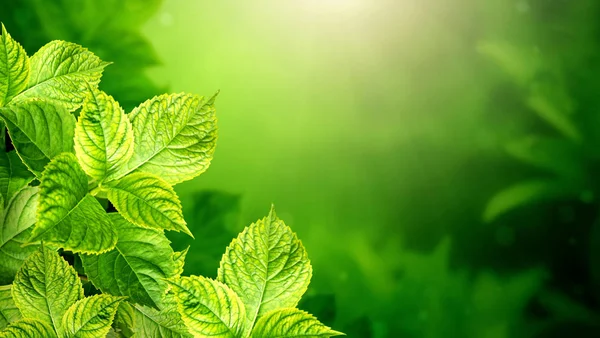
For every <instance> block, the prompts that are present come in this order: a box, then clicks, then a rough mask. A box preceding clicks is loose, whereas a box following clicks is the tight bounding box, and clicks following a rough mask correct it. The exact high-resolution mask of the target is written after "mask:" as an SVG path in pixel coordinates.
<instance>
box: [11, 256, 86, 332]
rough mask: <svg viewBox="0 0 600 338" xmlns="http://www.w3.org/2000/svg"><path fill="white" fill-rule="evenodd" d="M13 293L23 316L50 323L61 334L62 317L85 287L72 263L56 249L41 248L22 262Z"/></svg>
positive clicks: (79, 296) (81, 294)
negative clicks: (63, 257) (82, 285)
mask: <svg viewBox="0 0 600 338" xmlns="http://www.w3.org/2000/svg"><path fill="white" fill-rule="evenodd" d="M12 294H13V298H14V300H15V303H16V304H17V307H18V308H19V310H20V311H21V314H22V315H23V318H32V319H39V320H41V321H43V322H45V323H48V324H49V325H50V326H51V327H52V328H53V329H54V331H55V332H56V333H57V334H58V335H60V333H61V332H62V331H61V318H62V317H63V315H64V314H65V312H66V311H67V309H68V308H69V307H70V306H71V305H73V304H74V303H75V302H76V301H77V300H78V299H80V298H82V297H83V288H82V287H81V281H80V280H79V277H78V276H77V273H76V272H75V269H73V268H72V267H71V266H70V265H69V263H67V262H66V261H65V260H64V259H62V258H61V257H60V256H59V255H58V253H56V252H55V251H52V250H50V249H48V248H46V247H41V248H40V249H39V250H38V251H37V252H36V253H34V254H33V255H31V256H29V258H27V259H26V260H25V263H23V266H22V267H21V269H20V270H19V272H18V273H17V276H16V277H15V281H14V283H13V290H12Z"/></svg>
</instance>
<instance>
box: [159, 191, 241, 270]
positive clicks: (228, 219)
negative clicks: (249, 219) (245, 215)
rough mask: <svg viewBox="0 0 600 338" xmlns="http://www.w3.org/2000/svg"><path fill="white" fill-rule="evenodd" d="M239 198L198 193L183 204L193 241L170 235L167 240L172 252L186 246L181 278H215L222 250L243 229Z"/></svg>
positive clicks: (186, 237)
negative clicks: (183, 276)
mask: <svg viewBox="0 0 600 338" xmlns="http://www.w3.org/2000/svg"><path fill="white" fill-rule="evenodd" d="M240 200H241V197H240V196H239V195H235V194H230V193H226V192H220V191H199V192H197V193H195V194H193V196H192V198H191V203H190V204H184V206H183V217H184V218H185V220H186V221H187V224H188V228H189V229H190V231H191V232H192V233H193V234H194V237H195V239H192V238H190V237H189V236H187V235H185V234H182V233H175V232H170V233H168V234H167V237H168V238H169V239H170V240H171V242H172V243H173V244H172V245H173V249H174V250H176V251H181V250H184V249H185V248H187V247H189V251H188V254H187V258H186V263H185V267H184V274H185V275H188V276H189V275H201V276H207V277H211V278H215V277H216V271H217V269H218V268H219V262H220V261H221V257H222V256H223V254H224V253H225V248H227V246H228V245H229V243H230V242H231V241H232V240H233V239H234V238H236V237H237V234H238V233H239V232H240V231H241V230H242V229H243V228H244V226H243V225H242V223H241V219H240Z"/></svg>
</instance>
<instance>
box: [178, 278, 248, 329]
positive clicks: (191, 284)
mask: <svg viewBox="0 0 600 338" xmlns="http://www.w3.org/2000/svg"><path fill="white" fill-rule="evenodd" d="M170 283H171V285H172V287H173V292H174V293H175V299H176V300H177V308H178V310H179V313H180V314H181V318H182V319H183V322H184V323H185V325H186V326H187V328H188V330H189V332H190V333H191V334H192V335H193V336H194V337H218V338H238V337H239V336H240V335H241V334H242V333H243V332H244V319H245V317H246V313H245V309H244V304H243V303H242V300H241V299H240V298H239V297H238V296H237V295H236V294H235V292H233V290H231V289H230V288H229V287H228V286H227V285H225V284H223V283H221V282H219V281H216V280H212V279H209V278H206V277H202V276H191V277H182V278H177V279H174V280H171V282H170Z"/></svg>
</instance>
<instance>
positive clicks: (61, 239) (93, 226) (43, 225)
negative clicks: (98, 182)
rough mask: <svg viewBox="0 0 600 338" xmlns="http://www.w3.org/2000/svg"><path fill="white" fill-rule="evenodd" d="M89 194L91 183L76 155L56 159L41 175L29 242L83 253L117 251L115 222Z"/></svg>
mask: <svg viewBox="0 0 600 338" xmlns="http://www.w3.org/2000/svg"><path fill="white" fill-rule="evenodd" d="M87 192H88V179H87V176H86V175H85V172H84V171H83V170H82V169H81V167H80V166H79V164H78V163H77V159H76V158H75V155H73V154H70V153H63V154H61V155H59V156H56V157H55V158H54V159H53V160H52V162H50V163H49V164H48V166H47V167H46V170H44V173H43V175H42V182H41V184H40V201H39V205H38V210H37V223H36V225H35V227H34V229H33V233H32V234H31V239H30V241H36V240H44V241H46V242H49V243H54V244H56V245H58V246H60V247H62V248H65V249H67V250H70V251H73V252H81V253H102V252H106V251H109V250H111V249H112V248H114V247H115V244H116V242H117V234H116V233H115V230H114V227H113V225H112V222H111V220H110V219H109V218H108V216H107V214H106V212H105V211H104V209H103V208H102V206H101V205H100V203H99V202H98V201H97V200H96V198H94V197H93V196H92V195H90V194H88V193H87Z"/></svg>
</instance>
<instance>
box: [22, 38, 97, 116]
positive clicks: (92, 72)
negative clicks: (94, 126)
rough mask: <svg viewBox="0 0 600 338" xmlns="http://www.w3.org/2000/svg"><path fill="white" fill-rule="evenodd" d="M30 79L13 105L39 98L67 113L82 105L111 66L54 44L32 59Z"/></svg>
mask: <svg viewBox="0 0 600 338" xmlns="http://www.w3.org/2000/svg"><path fill="white" fill-rule="evenodd" d="M30 64H31V75H30V76H29V83H28V84H27V89H26V90H25V91H23V92H22V93H21V94H19V95H17V96H15V98H14V99H13V101H23V100H27V99H29V98H40V99H43V100H44V101H46V102H49V103H51V104H54V105H60V106H63V107H65V108H66V109H67V110H68V111H73V110H75V109H77V108H78V107H79V106H81V104H82V103H83V99H84V97H85V95H86V93H87V91H88V90H90V89H94V88H96V87H97V86H98V83H99V82H100V77H101V76H102V71H103V69H104V67H106V66H107V65H108V63H107V62H104V61H102V60H100V58H98V57H97V56H96V55H94V54H93V53H92V52H90V51H88V50H87V49H85V48H83V47H81V46H79V45H77V44H74V43H71V42H65V41H51V42H49V43H47V44H46V45H45V46H43V47H42V48H40V50H39V51H37V52H36V53H35V54H34V55H33V56H32V57H31V59H30Z"/></svg>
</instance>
